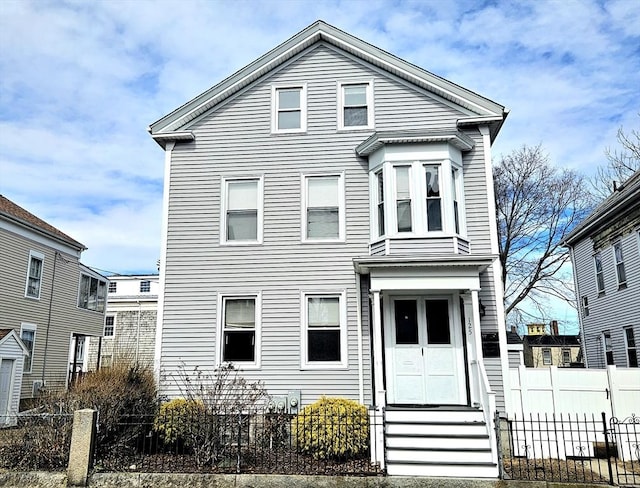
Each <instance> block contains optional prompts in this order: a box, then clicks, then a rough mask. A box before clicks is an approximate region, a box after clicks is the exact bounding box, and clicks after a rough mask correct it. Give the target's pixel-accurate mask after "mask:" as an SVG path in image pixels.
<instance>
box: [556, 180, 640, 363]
mask: <svg viewBox="0 0 640 488" xmlns="http://www.w3.org/2000/svg"><path fill="white" fill-rule="evenodd" d="M566 245H567V246H568V247H569V249H570V252H571V261H572V263H573V270H574V280H575V286H576V297H577V299H578V307H579V310H580V314H579V317H580V330H581V334H582V344H583V348H584V360H585V365H586V367H587V368H604V367H606V366H607V365H611V364H614V365H616V366H620V367H630V368H637V367H638V359H640V351H638V346H637V343H638V341H640V171H636V172H635V173H634V174H633V175H632V176H631V177H630V178H629V179H628V180H627V181H626V182H624V184H622V185H621V186H619V187H618V188H617V189H616V190H615V191H614V192H613V194H612V195H610V196H609V197H608V198H607V199H606V200H605V201H604V202H602V203H601V204H600V205H599V206H598V207H597V208H596V209H595V210H594V211H593V212H592V213H591V215H589V216H588V217H587V218H586V219H585V220H584V221H583V222H581V223H580V225H578V227H576V228H575V229H574V230H573V232H571V234H570V235H569V236H568V237H567V239H566Z"/></svg>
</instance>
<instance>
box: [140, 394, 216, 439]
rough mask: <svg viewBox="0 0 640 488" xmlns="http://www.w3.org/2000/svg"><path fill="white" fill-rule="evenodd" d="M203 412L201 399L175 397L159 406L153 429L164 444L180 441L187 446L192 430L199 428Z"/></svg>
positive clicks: (203, 407)
mask: <svg viewBox="0 0 640 488" xmlns="http://www.w3.org/2000/svg"><path fill="white" fill-rule="evenodd" d="M204 414H205V406H204V403H202V401H200V400H185V399H184V398H175V399H173V400H171V401H169V402H166V403H163V404H162V405H161V406H160V411H159V412H158V415H157V416H156V419H155V421H154V423H153V429H154V430H155V431H156V432H158V433H159V434H160V436H161V438H162V440H163V442H164V443H165V444H175V443H177V442H182V443H184V444H185V445H187V446H188V445H189V439H190V438H191V436H192V434H193V432H195V431H197V430H199V429H200V428H201V420H202V419H203V417H204Z"/></svg>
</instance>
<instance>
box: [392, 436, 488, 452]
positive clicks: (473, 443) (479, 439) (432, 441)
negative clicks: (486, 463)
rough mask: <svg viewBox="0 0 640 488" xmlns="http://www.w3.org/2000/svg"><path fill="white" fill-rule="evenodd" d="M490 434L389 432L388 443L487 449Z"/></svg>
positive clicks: (398, 445)
mask: <svg viewBox="0 0 640 488" xmlns="http://www.w3.org/2000/svg"><path fill="white" fill-rule="evenodd" d="M489 443H490V441H489V436H488V435H487V434H480V435H477V436H468V435H467V436H464V435H459V436H458V435H446V436H444V435H441V436H437V435H420V434H405V435H397V434H388V433H387V436H386V444H387V448H388V449H394V448H395V449H403V448H407V447H410V448H412V449H438V448H442V449H486V448H488V447H490V444H489Z"/></svg>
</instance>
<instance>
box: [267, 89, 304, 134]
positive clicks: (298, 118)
mask: <svg viewBox="0 0 640 488" xmlns="http://www.w3.org/2000/svg"><path fill="white" fill-rule="evenodd" d="M306 91H307V90H306V86H305V85H299V86H283V87H273V122H272V130H273V132H304V131H305V130H306V128H307V120H306V119H307V107H306V104H307V100H306Z"/></svg>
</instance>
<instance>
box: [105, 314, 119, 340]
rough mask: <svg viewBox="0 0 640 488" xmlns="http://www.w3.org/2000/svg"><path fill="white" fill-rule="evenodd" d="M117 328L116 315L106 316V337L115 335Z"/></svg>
mask: <svg viewBox="0 0 640 488" xmlns="http://www.w3.org/2000/svg"><path fill="white" fill-rule="evenodd" d="M115 328H116V318H115V316H114V315H107V316H106V317H105V318H104V333H103V334H102V335H103V336H104V337H113V334H114V332H115Z"/></svg>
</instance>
